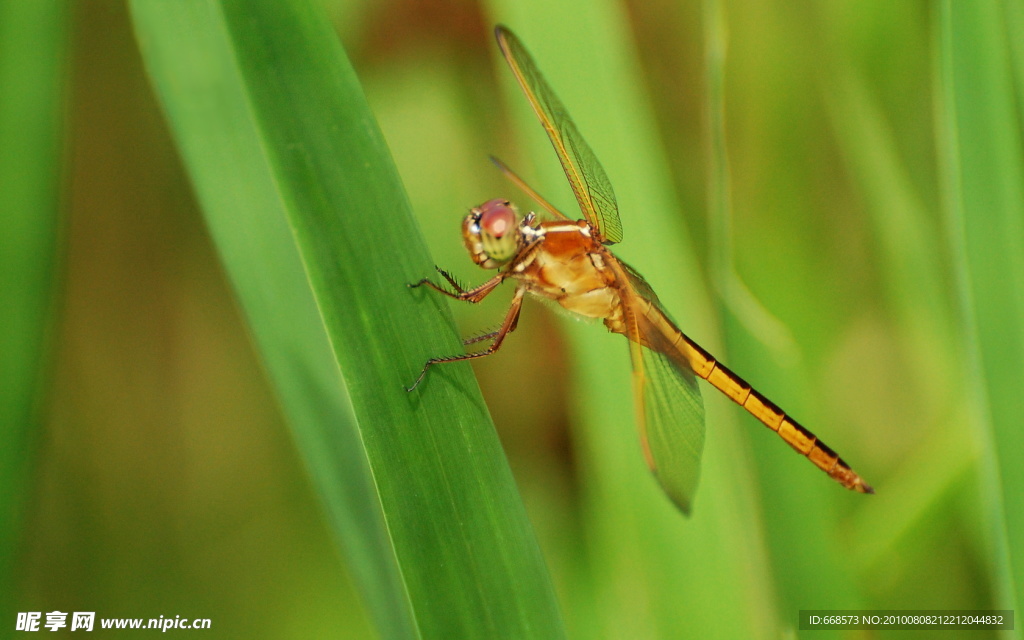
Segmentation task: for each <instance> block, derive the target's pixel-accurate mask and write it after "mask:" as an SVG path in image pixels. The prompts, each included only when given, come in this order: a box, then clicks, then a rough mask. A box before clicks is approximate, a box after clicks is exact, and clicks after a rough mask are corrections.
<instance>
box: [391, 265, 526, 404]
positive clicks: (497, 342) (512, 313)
mask: <svg viewBox="0 0 1024 640" xmlns="http://www.w3.org/2000/svg"><path fill="white" fill-rule="evenodd" d="M488 282H490V281H488ZM485 284H486V283H485ZM495 286H497V285H495ZM478 288H479V287H478ZM491 288H492V289H493V288H494V287H493V286H492V287H491ZM467 293H468V292H467ZM525 294H526V289H525V288H524V287H519V288H518V289H516V293H515V295H514V296H513V297H512V304H511V305H510V306H509V308H508V312H507V313H506V314H505V320H504V322H502V323H501V328H499V329H498V330H497V331H492V332H490V333H488V334H485V335H483V336H480V337H479V339H474V340H472V342H480V341H482V340H487V339H489V338H492V337H493V338H494V341H493V342H492V343H491V346H489V347H487V348H486V349H484V350H483V351H478V352H476V353H466V354H463V355H458V356H444V357H441V358H431V359H430V360H427V362H426V364H424V365H423V370H422V371H420V375H419V377H417V378H416V381H415V382H413V383H412V386H409V387H406V388H405V390H406V391H412V390H413V389H415V388H416V387H418V386H419V384H420V382H422V381H423V377H424V376H426V375H427V369H429V368H430V367H431V366H433V365H435V364H441V363H444V362H461V361H463V360H474V359H476V358H483V357H484V356H489V355H491V354H494V353H496V352H497V351H498V349H500V348H501V343H502V341H503V340H504V339H505V336H507V335H508V334H510V333H512V332H513V331H515V329H516V326H517V325H518V323H519V311H520V310H521V309H522V308H523V296H524V295H525ZM453 297H454V296H453ZM467 344H471V343H467Z"/></svg>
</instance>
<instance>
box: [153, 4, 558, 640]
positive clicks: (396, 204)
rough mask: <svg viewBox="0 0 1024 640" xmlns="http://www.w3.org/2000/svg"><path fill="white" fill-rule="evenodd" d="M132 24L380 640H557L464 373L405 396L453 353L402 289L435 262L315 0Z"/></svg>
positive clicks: (452, 343) (508, 486)
mask: <svg viewBox="0 0 1024 640" xmlns="http://www.w3.org/2000/svg"><path fill="white" fill-rule="evenodd" d="M133 9H134V16H135V21H136V28H137V32H138V34H139V39H140V41H141V44H142V49H143V52H144V55H145V58H146V60H147V64H148V66H149V69H150V73H151V75H152V78H153V81H154V83H155V85H156V87H157V89H158V93H159V94H160V96H161V99H162V101H163V104H164V108H165V111H166V112H167V114H168V116H169V119H170V121H171V123H172V127H173V129H174V133H175V136H176V138H177V140H178V142H179V146H180V147H181V149H182V153H183V156H184V158H185V162H186V165H187V167H188V169H189V171H190V173H191V175H192V179H193V182H194V184H195V185H196V190H197V192H198V194H199V198H200V200H201V202H202V204H203V208H204V211H205V213H206V215H207V217H208V220H209V224H210V228H211V230H212V231H213V235H214V237H215V240H216V241H217V243H218V246H219V247H220V250H221V252H222V254H223V258H224V262H225V265H226V267H227V269H228V272H229V274H230V275H231V278H232V280H233V282H234V283H235V287H236V290H237V291H238V293H239V297H240V300H241V302H242V305H243V307H244V308H245V310H246V313H247V315H248V317H249V321H250V325H251V326H252V330H253V333H254V335H255V337H256V340H257V343H258V344H259V346H260V349H261V351H262V353H263V354H264V356H265V361H266V363H267V367H268V370H269V372H270V375H271V378H272V379H273V380H274V382H275V385H276V386H277V389H278V392H279V395H280V397H281V402H282V405H283V407H284V409H285V412H286V414H287V415H288V417H289V422H290V423H291V426H292V428H293V431H294V432H295V436H296V441H297V443H298V445H299V448H300V451H301V452H302V454H303V456H304V457H305V459H306V462H307V466H308V467H309V470H310V473H311V476H312V478H313V480H314V484H315V485H316V487H317V488H318V490H319V492H320V494H321V496H322V497H323V498H324V501H325V503H326V505H327V509H328V512H329V513H330V514H331V516H332V519H331V525H332V527H333V528H334V530H335V531H336V533H337V536H338V538H339V539H341V540H343V541H344V545H343V547H344V548H345V551H346V557H347V559H348V561H349V563H350V565H351V566H352V569H353V572H354V574H355V575H356V579H357V581H358V582H359V583H360V585H361V588H362V590H363V592H364V594H365V596H366V600H367V602H368V604H369V607H370V609H371V614H372V615H373V616H374V618H375V619H376V621H377V624H378V627H379V629H380V631H381V634H382V635H383V636H385V637H415V636H417V635H420V636H422V637H430V638H451V637H461V638H474V637H480V638H490V637H498V636H504V637H559V636H560V635H561V622H560V619H559V616H558V612H557V609H556V606H555V603H554V596H553V592H552V587H551V585H550V580H549V578H548V575H547V571H546V568H545V566H544V564H543V561H542V559H541V557H540V553H539V549H538V547H537V545H536V542H535V540H534V537H533V533H532V530H531V527H530V524H529V522H528V521H527V520H526V518H525V514H524V511H523V508H522V505H521V503H520V500H519V498H518V495H517V494H516V491H515V487H514V484H513V482H512V478H511V474H510V472H509V469H508V466H507V463H506V461H505V458H504V455H503V453H502V451H501V448H500V446H499V443H498V441H497V438H496V437H495V434H494V432H493V427H492V425H491V422H490V419H489V416H488V414H487V411H486V409H485V407H484V405H483V402H482V400H481V399H480V397H479V393H478V391H477V388H476V385H475V382H474V381H473V379H472V378H471V377H470V375H469V369H468V367H465V366H461V365H459V366H455V365H453V366H451V367H443V368H441V369H439V370H435V371H432V372H431V374H430V375H429V376H428V377H427V379H426V380H425V382H424V384H423V385H421V387H420V388H419V389H418V390H417V391H416V392H414V393H406V392H405V391H404V390H403V385H406V384H408V383H410V382H411V381H412V380H413V379H414V378H415V376H416V374H417V373H418V371H419V368H420V366H421V365H422V363H423V361H425V360H426V359H427V358H428V357H430V356H432V355H438V354H450V353H458V352H459V351H460V350H461V345H460V342H459V340H458V338H457V335H456V334H455V332H454V330H453V325H452V323H451V319H450V316H449V315H448V314H447V313H446V312H444V309H445V303H444V302H441V301H438V300H437V299H436V298H434V297H432V296H430V295H428V294H426V292H423V291H410V290H409V289H407V288H406V286H405V284H406V283H407V282H411V281H414V280H418V279H419V278H421V277H423V276H424V275H428V274H430V272H431V270H432V264H431V262H430V260H429V257H428V256H427V253H426V250H425V248H424V245H423V243H422V240H421V239H420V236H419V234H418V231H417V227H416V224H415V222H414V221H413V218H412V216H411V212H410V210H409V205H408V202H407V201H406V197H405V195H404V192H403V190H402V188H401V185H400V182H399V179H398V176H397V175H396V173H395V170H394V168H393V165H392V162H391V159H390V157H389V155H388V152H387V149H386V147H385V146H384V143H383V141H382V139H381V137H380V134H379V132H378V130H377V126H376V124H375V122H374V120H373V117H372V115H371V114H370V112H369V110H368V107H367V105H366V103H365V99H364V97H363V94H362V89H361V88H360V86H359V83H358V81H357V79H356V77H355V75H354V73H353V71H352V69H351V67H350V65H349V63H348V60H347V59H346V57H345V54H344V52H343V51H342V50H341V48H340V46H339V45H338V43H337V40H336V37H335V35H334V34H333V32H332V31H331V29H330V26H329V25H328V24H327V23H326V21H325V20H324V18H323V16H321V15H320V13H319V12H318V11H316V10H314V9H313V8H311V6H310V5H309V4H308V3H305V2H294V3H259V4H253V3H247V2H231V1H225V2H213V1H212V0H195V1H192V2H181V3H174V4H168V3H160V2H151V1H146V0H137V1H135V2H134V3H133ZM289 227H290V230H289ZM346 389H347V393H348V398H350V400H349V399H347V398H346V397H345V395H344V392H345V390H346ZM349 402H351V414H354V421H353V419H352V418H351V417H350V409H349V404H348V403H349ZM356 429H357V430H356Z"/></svg>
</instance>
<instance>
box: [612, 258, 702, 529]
mask: <svg viewBox="0 0 1024 640" xmlns="http://www.w3.org/2000/svg"><path fill="white" fill-rule="evenodd" d="M615 262H616V265H617V267H618V269H617V271H618V273H619V277H620V278H623V279H625V280H626V282H628V283H629V288H628V293H627V296H626V299H625V302H626V305H625V307H626V309H627V310H628V311H627V314H626V315H627V318H626V325H627V331H628V333H629V335H628V336H627V337H628V338H629V348H630V360H631V361H632V364H633V392H634V396H635V401H636V405H637V424H638V425H639V429H640V441H641V444H642V445H643V448H644V455H645V456H646V458H647V464H648V466H650V468H651V471H652V472H653V473H654V476H655V477H656V478H657V479H658V482H659V483H660V484H661V486H662V488H663V489H664V490H665V493H667V494H668V496H669V497H670V498H672V501H673V502H675V503H676V505H677V506H678V507H679V508H680V509H681V510H682V512H683V513H685V514H687V515H689V513H690V506H691V504H692V503H693V495H694V493H695V492H696V490H697V483H698V481H699V480H700V459H701V454H702V453H703V452H704V401H703V400H702V399H701V396H700V387H699V386H698V385H697V376H696V375H694V373H693V369H692V368H690V366H689V361H688V360H687V359H686V358H685V357H684V356H683V355H682V354H680V353H675V352H673V345H674V342H675V341H674V340H673V336H671V335H666V331H665V330H664V329H662V328H659V327H665V326H671V327H674V326H675V325H674V323H672V321H671V319H670V318H669V317H668V314H667V313H666V312H665V310H664V309H663V308H662V306H661V301H660V300H659V299H658V296H657V294H655V293H654V290H653V289H652V288H651V285H649V284H647V281H646V280H644V279H643V276H641V275H640V274H639V273H637V272H636V270H635V269H633V268H632V267H630V266H629V265H628V264H626V263H625V262H622V261H621V260H616V261H615ZM672 356H675V357H672Z"/></svg>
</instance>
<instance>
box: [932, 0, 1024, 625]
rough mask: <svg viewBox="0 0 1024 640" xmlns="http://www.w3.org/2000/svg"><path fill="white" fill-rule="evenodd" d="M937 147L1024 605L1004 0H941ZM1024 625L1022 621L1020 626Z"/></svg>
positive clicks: (989, 482) (989, 466) (1020, 281)
mask: <svg viewBox="0 0 1024 640" xmlns="http://www.w3.org/2000/svg"><path fill="white" fill-rule="evenodd" d="M941 29H942V34H941V49H940V51H941V54H942V65H941V75H942V83H943V89H944V92H945V95H944V96H943V97H944V98H945V104H944V105H943V106H944V122H942V128H941V136H940V143H941V144H940V147H941V148H942V150H943V152H944V153H945V157H944V158H943V160H944V164H945V167H946V170H947V176H946V178H947V180H948V196H949V197H948V202H947V207H948V210H949V211H948V212H949V215H950V233H951V245H952V247H953V255H954V259H955V261H956V263H955V266H956V268H957V269H958V284H959V286H960V289H959V294H960V303H961V312H962V314H963V318H964V326H965V327H967V331H968V336H967V338H968V348H969V353H968V362H969V363H971V364H972V365H973V366H972V367H971V369H972V370H971V371H970V373H972V374H974V376H975V379H976V381H977V383H976V387H975V388H976V389H977V392H978V393H977V396H978V397H979V398H980V399H981V406H982V408H981V409H980V411H979V413H980V414H981V415H982V416H983V418H982V419H981V420H980V422H981V423H982V426H983V429H984V430H985V434H984V436H983V440H985V441H987V442H989V443H990V446H989V447H987V451H986V452H985V454H984V456H983V464H984V465H985V470H984V472H983V474H982V477H983V481H984V488H985V492H984V495H985V496H987V497H990V498H989V500H988V503H987V504H985V505H984V508H985V510H986V512H987V513H988V515H989V517H990V522H991V523H992V525H993V529H992V530H993V537H994V538H995V541H994V542H995V555H996V564H997V566H999V567H1001V569H1000V571H1003V572H1005V573H1003V574H1002V575H997V578H1002V579H1001V580H1000V581H999V583H998V584H999V586H1000V588H1001V589H1000V590H1001V593H1000V594H999V596H998V597H999V600H1000V601H1001V602H1002V603H1003V604H1004V605H1005V606H1007V607H1011V606H1013V603H1014V599H1015V604H1016V610H1017V611H1021V610H1024V466H1022V465H1021V464H1020V455H1021V451H1024V431H1022V430H1021V428H1020V418H1021V416H1022V415H1024V395H1022V394H1021V392H1020V390H1021V388H1022V387H1024V374H1022V370H1021V367H1020V363H1021V362H1022V361H1024V150H1022V148H1021V138H1020V131H1021V129H1020V126H1021V123H1020V119H1019V114H1018V112H1017V111H1016V100H1018V99H1019V98H1020V96H1015V94H1014V89H1013V80H1014V72H1013V65H1012V62H1011V60H1012V57H1011V55H1010V49H1009V45H1008V42H1007V38H1006V34H1007V25H1006V23H1005V21H1004V14H1003V12H1002V9H1001V6H1000V5H999V4H998V3H960V2H944V3H943V4H942V10H941ZM1018 637H1019V632H1018Z"/></svg>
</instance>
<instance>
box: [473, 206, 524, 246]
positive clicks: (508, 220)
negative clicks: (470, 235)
mask: <svg viewBox="0 0 1024 640" xmlns="http://www.w3.org/2000/svg"><path fill="white" fill-rule="evenodd" d="M515 225H516V212H515V211H514V210H513V209H512V207H510V206H509V203H508V200H501V199H496V200H488V201H487V202H485V203H483V204H482V205H480V229H481V230H482V231H483V232H484V233H486V234H487V235H489V236H491V237H492V238H501V237H503V236H504V235H505V234H506V233H508V232H510V231H512V230H513V229H514V228H515Z"/></svg>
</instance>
